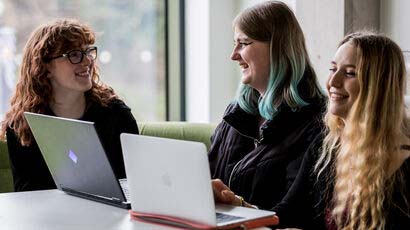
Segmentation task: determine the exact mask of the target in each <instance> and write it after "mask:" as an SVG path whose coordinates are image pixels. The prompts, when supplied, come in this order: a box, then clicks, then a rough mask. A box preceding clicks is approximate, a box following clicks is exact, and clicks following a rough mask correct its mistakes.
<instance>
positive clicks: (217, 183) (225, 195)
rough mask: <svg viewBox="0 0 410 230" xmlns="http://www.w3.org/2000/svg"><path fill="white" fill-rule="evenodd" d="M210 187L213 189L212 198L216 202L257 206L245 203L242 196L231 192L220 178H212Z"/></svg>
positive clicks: (250, 206) (248, 206)
mask: <svg viewBox="0 0 410 230" xmlns="http://www.w3.org/2000/svg"><path fill="white" fill-rule="evenodd" d="M212 189H213V191H214V199H215V201H216V202H217V203H223V204H229V205H235V206H243V207H247V208H257V207H256V206H254V205H251V204H249V203H247V202H246V201H245V200H243V198H242V197H240V196H237V195H235V193H234V192H232V191H231V190H230V189H229V187H228V186H226V185H225V184H224V183H223V182H222V181H221V180H220V179H214V180H212Z"/></svg>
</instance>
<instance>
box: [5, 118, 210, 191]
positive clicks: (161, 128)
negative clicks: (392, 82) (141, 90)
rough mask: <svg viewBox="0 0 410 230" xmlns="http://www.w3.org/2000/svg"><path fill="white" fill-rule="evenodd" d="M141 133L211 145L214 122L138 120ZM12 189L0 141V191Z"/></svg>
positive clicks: (10, 177) (6, 161) (9, 171)
mask: <svg viewBox="0 0 410 230" xmlns="http://www.w3.org/2000/svg"><path fill="white" fill-rule="evenodd" d="M138 126H139V130H140V133H141V134H142V135H146V136H157V137H166V138H173V139H180V140H189V141H198V142H203V143H204V144H205V145H206V146H207V148H208V149H209V146H210V145H211V139H210V137H211V135H212V134H213V132H214V130H215V127H216V126H215V124H202V123H189V122H166V121H164V122H138ZM12 191H13V179H12V176H11V169H10V164H9V158H8V153H7V144H6V143H4V142H1V141H0V193H2V192H12Z"/></svg>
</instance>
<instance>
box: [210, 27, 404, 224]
mask: <svg viewBox="0 0 410 230" xmlns="http://www.w3.org/2000/svg"><path fill="white" fill-rule="evenodd" d="M405 85H406V79H405V66H404V61H403V55H402V51H401V50H400V48H399V47H398V46H397V45H396V44H395V43H394V42H393V41H392V40H390V39H389V38H387V37H385V36H382V35H377V34H373V33H370V32H358V33H353V34H350V35H348V36H346V37H345V38H344V39H343V40H342V42H341V43H340V46H339V49H338V50H337V52H336V55H335V57H334V59H333V61H332V62H331V67H330V75H329V79H328V82H327V91H328V96H329V102H328V109H327V114H326V117H325V124H326V127H327V130H326V132H325V133H324V139H323V138H322V137H321V136H318V137H317V138H316V141H315V142H314V144H313V145H312V146H311V149H310V153H309V154H306V155H305V157H304V160H303V163H302V166H301V169H300V171H299V174H298V176H297V179H296V181H295V182H294V184H293V186H292V187H291V189H290V191H289V192H288V194H287V195H286V197H285V198H284V199H283V200H282V202H281V203H280V204H279V205H277V206H276V207H275V208H274V210H275V211H276V212H277V214H278V216H279V220H280V225H281V227H299V228H303V229H305V230H306V229H314V230H321V229H327V230H331V229H332V230H333V229H334V230H336V229H343V230H387V229H389V230H390V229H391V230H393V229H394V230H401V229H403V230H404V229H406V230H408V229H410V206H409V201H410V179H409V178H408V176H409V175H410V158H409V156H410V140H409V126H408V124H409V123H408V118H407V117H406V116H405V111H404V110H405V105H404V93H405ZM322 140H324V141H322ZM273 183H274V182H273ZM216 194H217V195H220V197H222V199H226V200H229V199H232V194H231V192H229V191H226V190H225V191H223V190H222V191H221V192H216ZM229 197H231V198H229Z"/></svg>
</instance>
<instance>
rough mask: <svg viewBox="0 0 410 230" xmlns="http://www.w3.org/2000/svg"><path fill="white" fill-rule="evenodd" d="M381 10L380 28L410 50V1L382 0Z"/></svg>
mask: <svg viewBox="0 0 410 230" xmlns="http://www.w3.org/2000/svg"><path fill="white" fill-rule="evenodd" d="M380 10H381V12H380V16H381V20H380V30H381V31H382V32H383V33H385V34H386V35H387V36H389V37H390V38H392V39H393V40H394V41H396V42H397V43H398V45H399V46H400V47H401V48H402V49H403V50H410V27H409V21H410V19H409V15H410V1H408V0H381V7H380Z"/></svg>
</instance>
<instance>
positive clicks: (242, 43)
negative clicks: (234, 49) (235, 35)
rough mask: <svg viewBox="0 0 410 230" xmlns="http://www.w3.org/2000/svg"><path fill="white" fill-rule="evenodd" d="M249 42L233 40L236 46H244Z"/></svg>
mask: <svg viewBox="0 0 410 230" xmlns="http://www.w3.org/2000/svg"><path fill="white" fill-rule="evenodd" d="M250 44H252V42H235V46H238V47H240V48H243V47H245V46H247V45H250Z"/></svg>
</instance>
